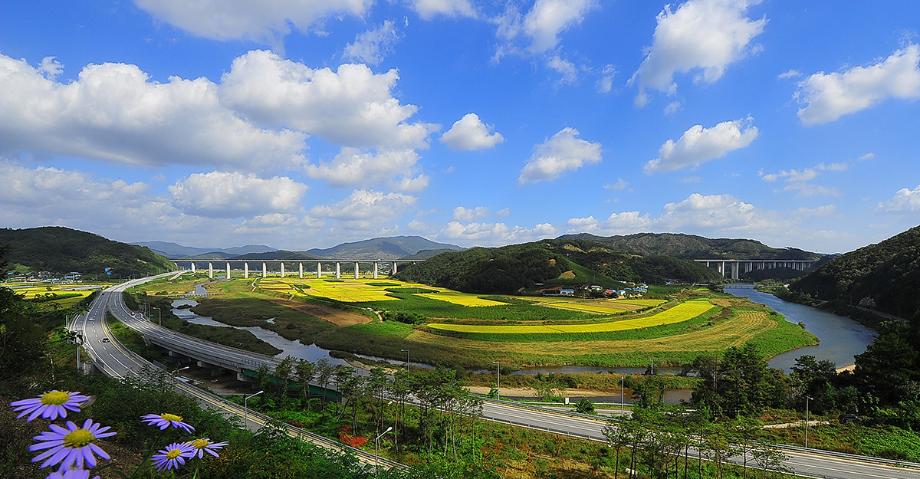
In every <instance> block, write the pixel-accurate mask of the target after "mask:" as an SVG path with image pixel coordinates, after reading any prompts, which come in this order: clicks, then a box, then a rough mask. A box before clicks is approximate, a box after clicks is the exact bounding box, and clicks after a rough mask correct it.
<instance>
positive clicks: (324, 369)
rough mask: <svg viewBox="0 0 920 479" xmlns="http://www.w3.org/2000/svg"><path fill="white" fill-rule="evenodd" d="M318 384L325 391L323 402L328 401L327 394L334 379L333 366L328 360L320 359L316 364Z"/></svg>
mask: <svg viewBox="0 0 920 479" xmlns="http://www.w3.org/2000/svg"><path fill="white" fill-rule="evenodd" d="M315 369H316V382H318V383H319V387H321V388H322V389H323V401H324V402H325V401H326V400H327V397H326V392H327V391H328V390H329V381H330V380H331V379H332V372H333V369H332V365H330V364H329V361H327V360H326V359H320V360H319V361H317V362H316V367H315Z"/></svg>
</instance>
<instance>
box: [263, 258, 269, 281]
mask: <svg viewBox="0 0 920 479" xmlns="http://www.w3.org/2000/svg"><path fill="white" fill-rule="evenodd" d="M266 276H268V266H266V265H265V263H264V262H263V263H262V277H263V278H264V277H266Z"/></svg>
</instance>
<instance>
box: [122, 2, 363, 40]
mask: <svg viewBox="0 0 920 479" xmlns="http://www.w3.org/2000/svg"><path fill="white" fill-rule="evenodd" d="M134 3H135V4H136V5H137V6H138V7H139V8H140V9H141V10H144V11H146V12H147V13H149V14H150V15H152V16H153V17H154V18H156V19H157V20H160V21H163V22H166V23H168V24H170V25H173V26H174V27H176V28H179V29H182V30H185V31H187V32H189V33H191V34H193V35H196V36H200V37H205V38H210V39H213V40H236V39H247V40H255V41H259V42H266V43H275V44H277V43H278V42H279V40H280V39H281V38H282V37H284V36H285V35H287V34H288V33H290V31H291V27H293V28H296V29H297V30H299V31H301V32H304V33H308V32H312V31H316V30H321V27H320V25H321V23H322V22H323V20H325V19H327V18H334V17H337V16H344V15H352V16H355V17H363V16H364V14H365V13H367V11H368V10H369V8H370V6H371V5H372V4H373V3H374V2H373V0H269V1H262V2H248V1H228V0H196V1H193V2H190V1H187V0H135V1H134Z"/></svg>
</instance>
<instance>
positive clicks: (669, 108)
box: [664, 100, 683, 116]
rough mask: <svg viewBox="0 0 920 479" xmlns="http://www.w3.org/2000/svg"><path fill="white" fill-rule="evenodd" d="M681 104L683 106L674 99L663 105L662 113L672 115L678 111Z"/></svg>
mask: <svg viewBox="0 0 920 479" xmlns="http://www.w3.org/2000/svg"><path fill="white" fill-rule="evenodd" d="M682 106H683V105H681V104H680V102H679V101H677V100H674V101H672V102H670V103H668V104H667V105H665V107H664V114H665V115H668V116H670V115H673V114H675V113H677V112H678V111H680V109H681V107H682Z"/></svg>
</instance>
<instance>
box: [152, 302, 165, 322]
mask: <svg viewBox="0 0 920 479" xmlns="http://www.w3.org/2000/svg"><path fill="white" fill-rule="evenodd" d="M153 309H155V310H157V322H159V323H160V326H163V315H162V314H160V308H159V307H158V306H154V307H153Z"/></svg>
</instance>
